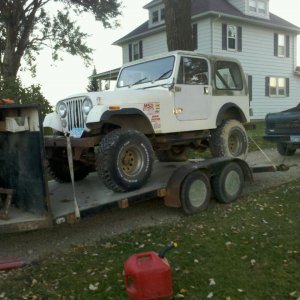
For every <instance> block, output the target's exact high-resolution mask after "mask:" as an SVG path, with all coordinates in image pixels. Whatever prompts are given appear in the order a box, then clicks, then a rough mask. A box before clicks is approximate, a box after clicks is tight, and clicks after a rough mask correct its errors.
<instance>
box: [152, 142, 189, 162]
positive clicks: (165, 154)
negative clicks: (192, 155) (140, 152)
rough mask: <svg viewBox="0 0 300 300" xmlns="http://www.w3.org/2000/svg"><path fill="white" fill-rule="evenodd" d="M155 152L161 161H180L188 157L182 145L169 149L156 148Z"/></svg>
mask: <svg viewBox="0 0 300 300" xmlns="http://www.w3.org/2000/svg"><path fill="white" fill-rule="evenodd" d="M155 153H156V156H157V159H158V160H159V161H161V162H172V161H176V162H180V161H186V160H187V159H188V158H187V150H186V147H184V146H172V147H171V149H169V150H157V151H156V152H155Z"/></svg>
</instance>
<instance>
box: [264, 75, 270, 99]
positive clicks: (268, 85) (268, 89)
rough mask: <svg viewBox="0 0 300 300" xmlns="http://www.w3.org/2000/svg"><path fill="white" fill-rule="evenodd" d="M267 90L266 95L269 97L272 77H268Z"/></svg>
mask: <svg viewBox="0 0 300 300" xmlns="http://www.w3.org/2000/svg"><path fill="white" fill-rule="evenodd" d="M265 90H266V92H265V95H266V96H267V97H269V96H270V77H266V84H265Z"/></svg>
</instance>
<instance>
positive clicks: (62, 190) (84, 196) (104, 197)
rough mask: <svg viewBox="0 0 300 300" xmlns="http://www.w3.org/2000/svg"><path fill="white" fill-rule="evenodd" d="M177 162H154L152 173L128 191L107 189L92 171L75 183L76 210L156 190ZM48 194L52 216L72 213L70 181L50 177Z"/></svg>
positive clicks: (163, 184)
mask: <svg viewBox="0 0 300 300" xmlns="http://www.w3.org/2000/svg"><path fill="white" fill-rule="evenodd" d="M180 164H182V163H160V162H155V164H154V168H153V172H152V176H151V178H150V179H149V180H148V182H147V184H146V185H145V186H143V187H142V188H141V189H139V190H135V191H132V192H128V193H115V192H113V191H111V190H109V189H107V188H106V187H105V186H104V185H103V183H102V182H101V180H100V179H99V177H98V175H97V173H96V172H94V173H91V174H89V175H88V176H87V177H86V178H85V179H84V180H82V181H78V182H76V183H75V192H76V198H77V203H78V206H79V210H80V211H85V210H89V209H92V208H97V207H100V206H102V205H105V204H108V203H113V202H118V201H120V200H124V199H131V198H134V197H142V196H143V195H146V194H148V193H151V192H153V193H156V192H158V191H160V190H161V189H163V188H165V187H166V185H167V182H168V180H169V178H170V176H171V174H172V173H173V171H174V170H175V169H176V168H177V167H178V166H179V165H180ZM49 195H50V205H51V208H50V209H51V211H52V214H53V218H54V220H58V219H59V218H61V217H64V216H67V215H69V214H72V213H74V201H73V191H72V185H71V184H70V183H64V184H61V183H57V182H55V181H50V182H49Z"/></svg>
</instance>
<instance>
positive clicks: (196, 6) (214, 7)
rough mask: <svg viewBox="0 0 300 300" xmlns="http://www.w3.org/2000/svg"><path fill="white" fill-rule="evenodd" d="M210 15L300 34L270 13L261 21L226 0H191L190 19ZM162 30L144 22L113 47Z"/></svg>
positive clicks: (149, 6)
mask: <svg viewBox="0 0 300 300" xmlns="http://www.w3.org/2000/svg"><path fill="white" fill-rule="evenodd" d="M160 2H161V1H158V0H154V1H151V2H150V3H148V4H147V5H145V6H144V8H151V7H153V6H155V5H156V4H158V3H160ZM210 15H218V16H224V17H229V18H234V19H237V20H243V21H246V22H250V23H256V24H259V25H262V26H265V27H272V28H279V29H284V30H289V31H293V32H295V33H300V28H299V27H297V26H296V25H294V24H292V23H290V22H288V21H286V20H284V19H281V18H280V17H278V16H276V15H274V14H272V13H270V18H269V19H263V18H257V17H252V16H248V15H245V14H243V13H242V12H241V11H239V10H238V9H237V8H236V7H234V6H233V5H231V4H230V3H229V2H227V1H226V0H192V19H196V18H201V17H207V16H210ZM164 28H165V24H162V25H159V26H155V27H149V24H148V21H146V22H144V23H143V24H141V25H140V26H138V27H137V28H135V29H134V30H133V31H131V32H130V33H128V34H127V35H125V36H124V37H122V38H121V39H119V40H117V41H115V42H114V43H113V45H122V44H123V43H126V42H128V41H130V40H132V39H134V38H137V37H139V36H144V35H150V34H152V33H155V32H159V31H162V30H163V29H164Z"/></svg>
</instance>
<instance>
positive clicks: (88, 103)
mask: <svg viewBox="0 0 300 300" xmlns="http://www.w3.org/2000/svg"><path fill="white" fill-rule="evenodd" d="M92 107H93V103H92V101H91V99H90V98H85V99H84V101H83V103H82V111H83V112H84V114H86V115H87V114H88V113H89V112H90V111H91V109H92Z"/></svg>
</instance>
